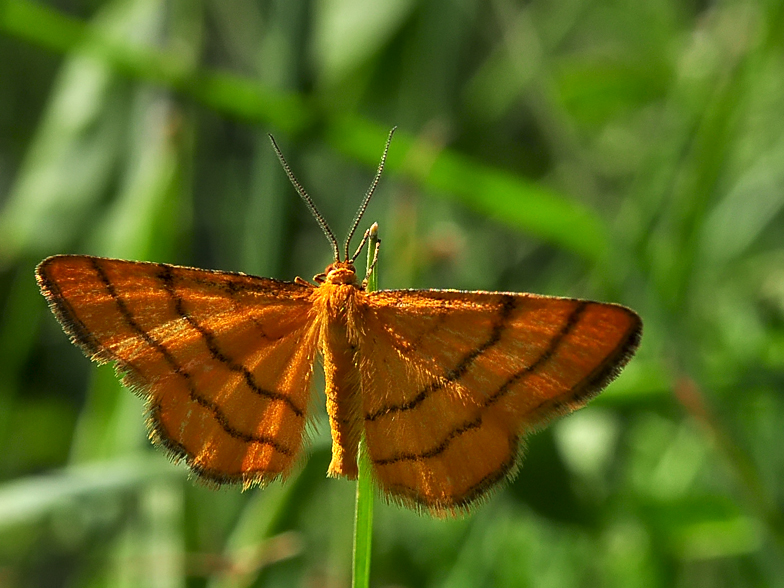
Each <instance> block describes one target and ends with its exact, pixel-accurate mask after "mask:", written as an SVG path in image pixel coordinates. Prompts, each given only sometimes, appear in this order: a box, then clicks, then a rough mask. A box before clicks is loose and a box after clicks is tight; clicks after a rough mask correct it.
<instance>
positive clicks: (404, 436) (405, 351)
mask: <svg viewBox="0 0 784 588" xmlns="http://www.w3.org/2000/svg"><path fill="white" fill-rule="evenodd" d="M641 329H642V322H641V321H640V318H639V317H638V316H637V315H636V314H635V313H634V312H633V311H631V310H629V309H628V308H625V307H623V306H619V305H617V304H603V303H599V302H590V301H586V300H574V299H568V298H555V297H548V296H537V295H533V294H509V293H499V292H459V291H439V290H399V291H380V292H372V293H370V294H368V295H367V296H366V298H365V308H364V310H363V330H362V333H361V336H360V353H361V357H362V359H361V361H362V366H361V367H362V369H361V375H362V397H363V404H364V415H363V416H364V427H365V438H366V440H367V446H368V451H369V454H370V457H371V461H372V463H373V467H374V472H375V476H376V479H377V481H378V483H379V484H380V485H381V487H382V488H383V489H384V490H385V491H386V492H387V494H388V495H391V496H392V497H393V498H394V499H396V500H397V501H399V502H401V503H403V504H405V505H407V506H413V507H415V508H416V507H418V508H423V509H425V510H427V511H429V512H430V513H432V514H434V515H437V516H439V515H445V514H450V513H456V512H460V511H463V510H465V509H467V508H469V507H470V506H471V505H472V504H474V503H475V502H476V501H478V500H481V499H482V498H484V497H486V496H487V495H488V493H489V492H490V491H492V490H493V489H494V488H497V487H498V485H499V484H500V483H501V482H503V481H504V480H507V479H509V478H510V477H512V476H513V475H514V473H515V472H516V470H517V467H518V465H519V460H520V451H521V442H522V440H523V438H524V437H525V435H526V434H528V433H530V432H531V431H533V430H534V429H536V428H539V427H541V426H543V425H544V424H546V423H547V422H548V421H550V420H551V419H553V418H555V417H557V416H559V415H563V414H566V413H568V412H570V411H572V410H575V409H576V408H579V407H581V406H583V405H584V404H585V403H586V402H587V401H588V400H589V399H590V398H592V397H593V396H594V395H596V394H598V393H599V392H600V391H601V390H602V388H604V387H605V386H606V385H607V384H608V383H609V382H610V381H611V380H612V379H613V378H614V377H615V376H616V375H617V374H618V373H619V372H620V370H621V368H622V367H623V366H624V365H625V363H626V362H627V361H628V360H629V358H630V357H631V356H632V355H633V353H634V351H635V349H636V348H637V344H638V342H639V339H640V334H641Z"/></svg>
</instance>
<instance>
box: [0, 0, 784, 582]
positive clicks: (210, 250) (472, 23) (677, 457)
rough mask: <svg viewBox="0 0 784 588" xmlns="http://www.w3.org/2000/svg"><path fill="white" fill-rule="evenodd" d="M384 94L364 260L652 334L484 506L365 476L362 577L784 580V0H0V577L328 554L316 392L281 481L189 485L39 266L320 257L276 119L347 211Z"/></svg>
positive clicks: (328, 505) (139, 577)
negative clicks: (64, 316) (83, 342)
mask: <svg viewBox="0 0 784 588" xmlns="http://www.w3.org/2000/svg"><path fill="white" fill-rule="evenodd" d="M393 125H398V126H399V130H398V133H397V135H396V137H395V139H394V141H393V144H392V148H391V151H390V156H389V165H388V172H387V173H386V175H385V177H384V178H383V179H382V184H381V186H380V187H379V191H378V194H377V196H376V198H375V201H374V202H373V203H372V204H371V206H370V209H369V210H368V213H367V214H366V217H365V219H366V221H367V222H366V223H365V224H363V226H362V229H364V228H365V227H366V226H368V225H369V224H370V222H372V221H378V222H379V224H380V226H381V233H380V234H381V237H382V239H383V241H384V246H383V250H382V258H381V262H380V282H381V287H382V288H394V287H421V288H446V287H448V288H461V289H486V290H510V291H532V292H538V293H544V294H554V295H563V296H575V297H576V296H579V297H588V298H593V299H598V300H605V301H616V302H620V303H623V304H626V305H628V306H631V307H633V308H634V309H636V310H637V311H638V312H639V313H640V314H641V315H642V317H643V319H644V321H645V332H644V336H643V341H642V346H641V348H640V350H639V352H638V355H637V356H636V358H635V359H634V360H633V361H632V363H631V364H630V365H629V366H628V368H627V369H626V370H625V371H624V373H623V375H622V376H621V378H620V379H619V380H617V381H616V382H615V383H613V384H612V385H611V386H610V387H609V388H608V390H607V391H606V392H605V393H604V394H603V395H601V396H600V397H599V398H598V399H597V400H595V401H594V402H593V403H592V404H591V405H590V406H589V407H588V408H586V409H585V410H583V411H580V412H578V413H576V414H574V415H572V416H570V417H569V418H566V419H564V420H562V421H560V422H558V423H556V424H555V425H554V426H552V427H550V428H549V429H548V430H547V431H545V432H542V433H540V434H538V435H536V436H534V437H533V438H531V439H530V443H529V448H528V455H527V459H526V462H525V465H524V467H523V470H522V472H521V474H520V476H519V477H518V479H517V480H516V481H515V482H514V484H512V485H511V486H509V487H507V488H505V489H504V490H503V491H502V492H500V493H497V494H496V495H494V496H493V498H492V499H491V500H490V501H489V502H488V503H487V504H485V505H483V506H481V507H480V508H477V509H476V510H475V511H474V512H473V514H472V515H471V516H469V517H466V518H464V519H459V520H450V521H438V520H432V519H429V518H427V517H424V516H419V515H417V514H415V513H412V512H409V511H405V510H402V509H400V508H397V507H394V506H387V505H384V504H380V505H378V506H377V509H376V519H375V520H376V524H375V529H374V544H373V559H372V570H371V585H373V586H403V587H411V588H414V587H424V586H434V587H444V588H446V587H450V588H451V587H462V586H465V587H478V586H537V587H539V586H619V587H620V586H623V587H635V586H646V587H647V586H668V587H669V586H676V587H681V586H682V587H687V586H688V587H693V586H696V587H700V586H765V587H771V586H784V523H783V522H782V521H783V518H782V505H784V396H783V395H782V389H783V388H784V215H782V211H781V209H782V205H784V4H782V3H781V2H779V1H778V0H759V1H752V0H745V1H744V0H737V1H733V0H727V1H717V2H708V1H697V0H692V1H680V2H675V1H672V0H642V1H639V2H628V3H627V2H617V1H611V0H562V1H554V2H549V1H546V0H530V1H526V2H516V1H512V0H450V1H447V0H420V1H415V0H385V1H384V2H366V1H362V0H312V1H307V0H302V1H298V0H269V1H267V0H257V1H252V0H235V1H233V2H225V1H223V0H201V1H200V0H52V1H46V2H43V1H41V2H33V1H32V0H0V586H9V587H16V586H42V587H49V586H51V587H55V586H68V587H70V586H90V587H99V586H120V587H123V586H129V587H130V586H156V587H182V586H210V587H219V586H220V587H223V586H227V587H228V586H243V587H245V586H308V587H311V586H312V587H315V586H327V587H333V586H334V587H339V586H347V585H348V584H349V570H350V561H351V528H352V518H353V492H354V486H353V484H352V483H349V482H346V481H342V480H341V481H335V480H327V479H326V478H325V472H326V466H327V463H328V459H329V444H328V431H327V425H326V421H325V418H323V416H322V417H320V418H319V419H318V421H317V426H316V427H315V428H314V431H313V432H312V435H311V438H312V442H311V453H310V458H309V460H307V461H306V462H303V467H302V468H301V471H300V472H299V474H298V475H297V476H296V477H295V478H293V479H291V480H290V481H289V482H288V483H287V484H286V485H280V484H276V485H273V486H271V487H269V488H267V489H265V490H253V491H249V492H245V493H241V492H239V490H237V489H232V488H229V489H221V490H219V491H214V490H211V489H209V488H205V487H204V486H202V485H199V484H197V483H195V482H194V481H193V480H190V479H189V478H188V476H187V472H186V471H185V468H184V467H183V466H182V465H178V466H176V465H172V464H170V463H169V462H168V461H167V460H166V458H165V456H164V455H163V454H162V453H161V452H159V451H156V450H154V449H152V448H151V447H150V446H149V443H148V442H147V440H146V436H145V430H144V422H143V407H142V403H141V401H140V400H139V399H138V398H137V397H135V396H134V395H133V394H131V393H130V392H128V391H127V390H123V389H122V388H121V386H120V385H119V383H118V381H117V380H116V378H115V376H114V373H113V370H112V368H111V367H103V368H100V369H97V368H95V367H94V366H93V365H91V364H90V362H89V361H87V360H86V359H85V358H84V357H83V356H82V355H81V353H80V352H79V350H78V349H76V348H75V347H74V346H72V345H71V344H70V343H69V342H68V340H67V337H66V336H65V335H64V334H63V333H62V331H61V330H60V328H59V326H58V325H57V323H56V321H55V320H54V318H53V317H52V315H51V314H50V313H49V311H48V310H47V308H46V305H45V303H44V300H43V298H42V297H41V296H40V295H39V293H38V291H37V288H36V286H35V282H34V279H33V270H34V267H35V265H36V264H37V263H38V262H39V261H40V260H41V259H42V258H43V257H45V256H47V255H51V254H54V253H67V252H76V253H89V254H94V255H105V256H113V257H122V258H129V259H139V260H141V259H144V260H154V261H166V262H171V263H178V264H185V265H195V266H198V267H206V268H215V269H224V270H241V271H245V272H249V273H254V274H259V275H265V276H273V277H277V278H281V279H293V278H294V277H295V276H297V275H299V276H302V277H305V278H310V277H311V276H312V275H314V274H316V273H318V272H320V271H322V270H323V268H324V267H325V265H326V264H327V263H328V262H329V261H330V248H329V246H328V244H327V242H326V241H325V240H324V237H323V235H322V234H321V233H320V231H319V228H318V226H317V225H316V223H315V222H314V221H313V220H312V219H311V218H310V217H309V215H308V212H307V210H306V209H305V207H304V206H303V204H302V203H301V202H300V201H299V199H298V198H297V196H296V194H295V193H294V191H293V189H292V188H291V186H290V185H289V184H288V181H287V180H286V178H285V175H284V174H283V171H282V170H281V169H280V167H279V165H278V162H277V161H276V159H275V155H274V153H273V151H272V149H271V148H270V145H269V141H268V139H267V136H266V134H267V133H268V132H271V133H273V134H274V135H275V136H276V137H277V138H278V140H279V142H280V144H281V147H282V149H283V150H284V153H285V154H286V156H287V158H288V159H289V163H290V164H291V165H292V167H293V168H294V170H295V172H296V173H297V175H298V176H299V178H300V180H301V181H302V183H303V184H304V185H305V186H306V187H307V188H308V189H309V190H310V192H311V194H312V196H313V198H314V199H315V200H316V202H317V204H318V206H319V207H320V208H321V210H322V212H323V213H324V215H325V216H326V217H327V219H328V220H329V221H330V222H331V223H332V225H333V228H334V230H335V231H336V233H338V235H341V236H342V235H343V234H344V233H345V231H346V230H347V228H348V226H349V223H350V221H351V218H352V216H353V213H354V211H355V209H356V207H357V205H358V204H359V201H360V200H361V196H362V194H363V193H364V190H365V189H366V188H367V185H368V184H369V182H370V179H371V177H372V173H373V170H374V168H375V165H376V164H377V161H378V158H379V156H380V155H381V151H382V147H383V143H384V140H385V138H386V134H387V132H388V130H389V128H391V127H392V126H393ZM318 394H321V392H320V390H319V392H318ZM320 403H321V400H318V401H316V402H314V405H315V406H319V408H318V410H319V411H321V412H320V414H321V413H322V412H323V409H322V408H320Z"/></svg>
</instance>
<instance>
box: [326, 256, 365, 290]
mask: <svg viewBox="0 0 784 588" xmlns="http://www.w3.org/2000/svg"><path fill="white" fill-rule="evenodd" d="M324 274H325V277H324V283H325V284H348V285H351V286H358V285H359V282H357V270H356V268H355V267H354V264H352V263H349V262H347V261H336V262H335V263H332V264H330V265H329V266H327V269H326V270H324Z"/></svg>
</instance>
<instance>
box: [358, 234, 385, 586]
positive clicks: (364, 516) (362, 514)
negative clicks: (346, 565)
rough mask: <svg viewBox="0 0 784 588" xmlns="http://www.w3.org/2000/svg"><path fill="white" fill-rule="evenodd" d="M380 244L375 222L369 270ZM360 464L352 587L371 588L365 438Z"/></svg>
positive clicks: (373, 279)
mask: <svg viewBox="0 0 784 588" xmlns="http://www.w3.org/2000/svg"><path fill="white" fill-rule="evenodd" d="M378 242H379V241H378V225H377V224H376V223H373V226H372V227H371V228H370V238H369V240H368V257H367V267H370V265H371V264H372V263H373V258H374V254H375V251H376V246H377V244H378ZM377 269H378V268H377V267H375V268H373V271H371V272H370V274H369V275H368V284H367V291H368V292H373V291H374V290H376V289H378V278H377V275H378V274H377V272H376V270H377ZM358 461H359V464H358V466H359V473H358V475H357V499H356V507H355V510H354V558H353V563H352V570H351V585H352V586H353V588H367V587H368V583H369V581H370V548H371V542H372V539H373V480H372V476H371V472H370V457H369V456H368V453H367V447H366V446H365V439H364V437H363V438H362V439H361V440H360V441H359V457H358Z"/></svg>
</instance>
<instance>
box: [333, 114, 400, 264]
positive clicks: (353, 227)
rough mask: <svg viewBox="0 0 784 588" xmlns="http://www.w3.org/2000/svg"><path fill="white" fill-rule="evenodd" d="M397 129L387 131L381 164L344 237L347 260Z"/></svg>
mask: <svg viewBox="0 0 784 588" xmlns="http://www.w3.org/2000/svg"><path fill="white" fill-rule="evenodd" d="M396 129H397V127H392V130H391V131H389V136H388V137H387V144H386V145H385V146H384V153H383V155H382V156H381V162H380V163H379V164H378V169H377V170H376V176H375V177H374V178H373V182H371V184H370V188H368V189H367V192H365V199H364V200H363V201H362V204H361V205H360V207H359V210H357V214H356V215H354V224H352V225H351V230H350V231H349V232H348V237H346V245H345V252H346V259H348V249H349V247H350V245H351V238H352V237H353V236H354V232H355V231H356V230H357V225H359V221H360V220H362V215H363V214H365V209H366V208H367V206H368V203H369V202H370V199H371V198H372V196H373V192H375V191H376V186H378V181H379V180H380V179H381V172H382V171H384V164H385V163H386V161H387V152H388V151H389V144H390V143H391V142H392V135H394V134H395V130H396Z"/></svg>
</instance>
